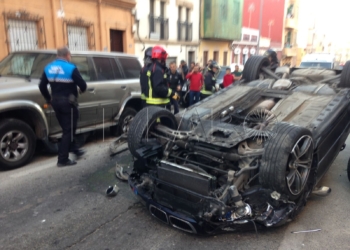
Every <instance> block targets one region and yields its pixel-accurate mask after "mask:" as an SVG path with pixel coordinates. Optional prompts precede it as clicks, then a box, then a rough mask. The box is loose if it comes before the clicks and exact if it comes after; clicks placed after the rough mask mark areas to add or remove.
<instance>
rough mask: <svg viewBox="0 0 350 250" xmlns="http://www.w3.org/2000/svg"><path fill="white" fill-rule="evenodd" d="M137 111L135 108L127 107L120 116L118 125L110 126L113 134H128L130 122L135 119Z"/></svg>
mask: <svg viewBox="0 0 350 250" xmlns="http://www.w3.org/2000/svg"><path fill="white" fill-rule="evenodd" d="M136 114H137V111H136V110H135V109H133V108H125V109H124V111H123V113H122V115H121V116H120V118H119V121H118V125H117V126H112V127H111V128H110V130H111V134H112V135H113V136H120V135H122V134H127V133H128V131H129V127H130V123H131V122H132V120H133V119H134V117H135V115H136Z"/></svg>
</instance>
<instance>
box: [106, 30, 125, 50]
mask: <svg viewBox="0 0 350 250" xmlns="http://www.w3.org/2000/svg"><path fill="white" fill-rule="evenodd" d="M123 36H124V31H122V30H112V29H111V30H109V37H110V42H111V51H115V52H124V39H123Z"/></svg>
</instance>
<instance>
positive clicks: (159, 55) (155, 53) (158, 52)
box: [152, 45, 168, 61]
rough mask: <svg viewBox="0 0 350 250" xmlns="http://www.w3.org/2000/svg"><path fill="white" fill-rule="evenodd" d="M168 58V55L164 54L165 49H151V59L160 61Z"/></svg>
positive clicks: (158, 47)
mask: <svg viewBox="0 0 350 250" xmlns="http://www.w3.org/2000/svg"><path fill="white" fill-rule="evenodd" d="M167 57H168V53H166V51H165V49H163V47H161V46H158V45H157V46H154V47H153V49H152V59H160V60H164V61H165V60H166V59H167Z"/></svg>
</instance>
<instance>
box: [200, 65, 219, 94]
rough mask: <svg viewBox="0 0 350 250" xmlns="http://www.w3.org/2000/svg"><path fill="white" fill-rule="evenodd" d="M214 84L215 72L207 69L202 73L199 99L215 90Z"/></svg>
mask: <svg viewBox="0 0 350 250" xmlns="http://www.w3.org/2000/svg"><path fill="white" fill-rule="evenodd" d="M215 84H216V78H215V73H214V72H213V71H212V70H210V69H209V70H208V71H207V73H206V74H205V75H204V84H203V87H202V90H201V100H203V99H204V98H206V97H208V96H210V95H212V94H213V93H214V92H215Z"/></svg>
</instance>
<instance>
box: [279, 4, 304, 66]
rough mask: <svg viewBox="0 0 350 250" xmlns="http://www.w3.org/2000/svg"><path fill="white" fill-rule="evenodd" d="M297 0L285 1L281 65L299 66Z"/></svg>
mask: <svg viewBox="0 0 350 250" xmlns="http://www.w3.org/2000/svg"><path fill="white" fill-rule="evenodd" d="M298 13H299V0H286V8H285V21H284V45H283V51H282V58H281V64H282V65H290V66H296V65H299V64H300V62H299V57H301V56H300V53H299V52H300V50H298V46H297V28H298Z"/></svg>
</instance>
